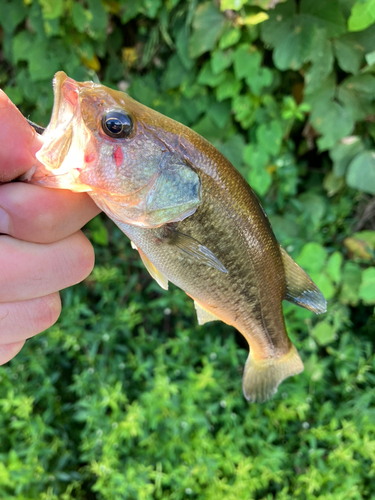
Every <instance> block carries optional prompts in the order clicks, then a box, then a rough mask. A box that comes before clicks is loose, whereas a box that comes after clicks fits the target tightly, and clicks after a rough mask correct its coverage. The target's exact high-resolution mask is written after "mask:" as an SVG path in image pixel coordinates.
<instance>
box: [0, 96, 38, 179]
mask: <svg viewBox="0 0 375 500" xmlns="http://www.w3.org/2000/svg"><path fill="white" fill-rule="evenodd" d="M0 130H1V135H0V182H9V181H11V180H13V179H16V178H17V177H18V176H19V175H21V174H23V173H24V172H26V170H28V169H29V168H31V167H32V166H33V165H34V164H35V161H36V160H35V153H36V152H37V151H38V150H39V149H40V147H41V145H42V138H41V137H40V136H39V135H38V134H37V133H36V132H35V130H34V129H33V128H32V127H30V125H29V124H28V123H27V121H26V119H25V118H24V116H23V115H22V114H21V113H20V112H19V110H18V109H17V108H16V107H15V105H14V104H13V103H12V101H11V100H10V99H9V98H8V97H7V96H6V95H5V94H4V92H3V91H2V90H0Z"/></svg>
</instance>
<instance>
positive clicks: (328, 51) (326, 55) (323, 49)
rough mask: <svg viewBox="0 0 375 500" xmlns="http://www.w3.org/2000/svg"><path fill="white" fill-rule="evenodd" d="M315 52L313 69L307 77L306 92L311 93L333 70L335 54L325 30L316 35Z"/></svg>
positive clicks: (312, 59)
mask: <svg viewBox="0 0 375 500" xmlns="http://www.w3.org/2000/svg"><path fill="white" fill-rule="evenodd" d="M315 44H316V47H315V50H314V52H313V55H312V57H311V61H312V64H311V67H310V69H309V70H308V71H307V73H306V75H305V82H306V90H305V92H306V93H308V92H311V91H313V90H315V89H316V88H318V87H320V86H321V84H322V81H323V80H325V79H326V78H327V76H328V75H329V74H330V73H331V71H332V69H333V52H332V45H331V43H330V41H329V40H328V39H327V38H326V33H325V30H320V32H317V33H316V35H315Z"/></svg>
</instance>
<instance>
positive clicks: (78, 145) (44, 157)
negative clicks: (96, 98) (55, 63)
mask: <svg viewBox="0 0 375 500" xmlns="http://www.w3.org/2000/svg"><path fill="white" fill-rule="evenodd" d="M80 87H81V85H80V84H79V83H77V82H76V81H75V80H73V79H72V78H69V77H68V76H67V75H66V74H65V73H64V72H63V71H59V72H58V73H56V75H55V77H54V79H53V91H54V97H55V99H54V105H53V111H52V116H51V121H50V123H49V125H48V127H47V128H46V130H45V131H44V133H43V137H44V138H45V142H44V145H43V146H42V148H41V149H40V150H39V151H38V153H37V154H36V157H37V159H38V160H39V161H40V162H41V163H42V164H43V166H44V168H38V169H37V170H36V172H35V173H34V175H33V181H34V182H35V181H38V182H39V184H43V185H45V186H49V187H58V188H61V189H71V190H73V191H91V187H90V186H87V185H85V184H82V182H80V180H79V176H80V172H81V169H82V165H83V164H84V163H83V162H84V159H83V151H84V150H85V145H86V144H87V142H88V140H89V135H88V134H87V132H86V133H85V131H84V130H82V120H81V106H80Z"/></svg>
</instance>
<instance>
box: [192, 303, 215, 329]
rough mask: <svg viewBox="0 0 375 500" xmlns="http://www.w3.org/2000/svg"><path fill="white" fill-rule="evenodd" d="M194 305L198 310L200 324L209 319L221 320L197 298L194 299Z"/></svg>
mask: <svg viewBox="0 0 375 500" xmlns="http://www.w3.org/2000/svg"><path fill="white" fill-rule="evenodd" d="M194 306H195V309H196V311H197V319H198V324H199V325H204V324H205V323H208V322H209V321H221V320H220V318H218V317H217V316H215V315H214V314H212V313H211V312H210V311H207V309H205V308H204V307H203V306H201V305H200V304H199V303H198V302H197V301H196V300H194Z"/></svg>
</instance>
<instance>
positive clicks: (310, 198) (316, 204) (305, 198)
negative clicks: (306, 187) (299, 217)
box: [298, 192, 327, 228]
mask: <svg viewBox="0 0 375 500" xmlns="http://www.w3.org/2000/svg"><path fill="white" fill-rule="evenodd" d="M298 202H299V204H300V210H301V212H302V214H303V215H304V216H307V217H309V219H310V220H311V222H312V223H313V226H314V228H317V227H318V226H319V225H320V222H321V220H322V218H323V216H324V214H325V212H326V210H327V204H326V201H325V199H324V198H323V196H319V195H318V194H315V193H312V192H306V193H303V194H301V195H300V196H299V197H298Z"/></svg>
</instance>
